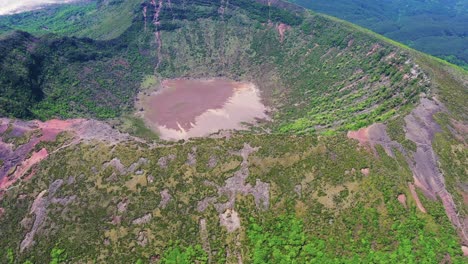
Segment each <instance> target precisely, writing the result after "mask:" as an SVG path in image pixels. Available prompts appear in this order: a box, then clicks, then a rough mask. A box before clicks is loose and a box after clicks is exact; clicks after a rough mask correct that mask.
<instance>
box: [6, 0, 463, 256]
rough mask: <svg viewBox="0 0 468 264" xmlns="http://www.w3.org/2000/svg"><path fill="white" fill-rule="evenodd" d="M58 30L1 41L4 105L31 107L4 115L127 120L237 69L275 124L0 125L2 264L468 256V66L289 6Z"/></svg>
mask: <svg viewBox="0 0 468 264" xmlns="http://www.w3.org/2000/svg"><path fill="white" fill-rule="evenodd" d="M109 3H114V5H115V7H114V8H117V9H118V7H119V6H121V5H122V4H123V3H122V2H119V1H110V2H109ZM268 3H271V6H268ZM96 10H98V9H96ZM106 10H110V11H109V12H110V13H111V12H113V11H112V10H113V9H112V8H110V9H107V8H103V9H101V11H102V12H106ZM95 26H96V27H100V24H99V23H97V24H95ZM103 28H104V27H103ZM56 33H57V34H52V35H44V36H32V35H30V34H27V33H18V32H16V33H13V34H12V35H9V36H7V37H4V38H3V39H2V40H0V45H2V46H1V47H6V49H5V52H4V53H1V55H0V56H1V57H0V58H1V60H0V62H1V63H2V68H1V73H2V75H0V76H2V78H3V79H1V81H2V86H0V87H1V88H0V89H5V90H2V95H3V92H4V91H9V92H10V95H8V96H4V100H11V101H14V102H17V103H18V104H21V106H24V108H25V109H29V112H26V113H24V114H23V113H21V112H20V111H14V110H16V108H13V109H10V108H7V107H5V108H0V109H4V111H5V112H6V114H3V113H2V115H10V116H22V115H24V116H28V117H41V118H43V119H46V120H47V119H49V118H51V117H54V116H55V117H67V118H68V117H76V118H78V117H89V116H92V117H107V114H108V116H120V117H121V115H122V114H129V113H131V112H132V111H133V109H132V105H133V102H134V101H133V100H134V98H135V97H136V94H137V93H138V91H141V92H145V90H144V89H145V88H148V87H149V86H152V85H153V84H154V85H157V83H158V82H159V81H161V80H163V79H166V78H180V77H187V78H202V77H217V76H223V77H225V78H231V79H235V80H247V81H252V82H253V83H255V84H256V85H257V86H258V88H259V89H260V91H261V95H262V98H263V100H264V101H265V103H266V104H267V105H268V106H269V107H270V108H271V113H269V114H270V115H271V117H272V121H271V122H264V123H262V124H260V127H254V128H252V130H251V131H243V132H235V131H230V132H229V133H219V134H217V135H214V136H212V137H206V138H198V139H191V140H187V141H179V142H165V141H160V140H148V141H146V140H143V139H141V138H137V137H134V136H130V135H128V134H124V133H122V132H118V131H116V130H115V129H114V128H112V127H111V126H110V125H108V124H106V123H105V122H104V121H95V120H86V119H70V120H47V121H44V122H40V121H21V120H15V119H8V118H2V119H0V137H1V141H0V166H1V170H0V237H2V238H3V239H2V240H0V248H1V249H2V250H1V251H0V262H6V263H8V262H12V263H24V262H26V261H30V262H33V263H47V262H50V261H55V262H73V263H75V262H77V263H83V262H99V263H102V262H106V263H109V262H110V263H134V262H136V263H194V262H195V263H196V262H198V263H233V262H236V263H239V262H241V263H295V262H296V263H362V262H364V263H366V262H367V263H380V262H385V261H386V262H389V263H402V262H411V261H412V262H418V263H419V262H437V263H439V262H444V261H445V262H453V263H463V262H465V261H466V259H465V258H464V257H463V254H464V252H463V251H462V249H464V250H466V249H467V248H466V246H468V239H467V236H466V234H467V229H466V227H465V226H466V222H467V219H468V217H467V215H468V203H467V202H466V197H468V188H467V187H466V186H467V182H468V179H467V178H466V175H467V174H466V164H467V155H466V151H467V148H466V140H467V138H466V135H467V133H466V131H467V116H466V113H467V112H468V111H467V110H468V109H467V106H466V104H465V101H466V98H468V94H467V93H468V89H467V87H468V74H467V72H466V71H464V70H463V69H460V68H458V67H456V66H453V65H451V64H448V63H446V62H444V61H441V60H438V59H435V58H433V57H431V56H428V55H425V54H422V53H420V52H416V51H414V50H411V49H409V48H407V47H404V46H402V45H400V44H398V43H395V42H391V41H389V40H388V39H386V38H384V37H382V36H379V35H376V34H372V33H370V32H368V31H366V30H364V29H362V28H359V27H357V26H354V25H351V24H349V23H345V22H343V21H340V20H337V19H334V18H330V17H327V16H323V15H318V14H311V13H308V12H305V11H304V10H302V9H298V8H297V7H296V6H291V5H289V4H287V3H284V2H281V1H247V0H241V1H219V2H214V1H205V0H196V1H179V0H171V1H166V0H164V1H163V0H161V1H159V2H156V1H142V2H141V3H140V4H139V5H138V7H137V8H136V9H135V13H134V15H133V17H132V23H131V25H129V26H128V27H127V29H126V30H125V31H124V32H123V33H122V34H120V35H119V36H118V37H117V38H115V39H112V40H100V41H98V40H92V39H87V38H76V37H72V36H71V35H73V34H74V33H72V32H71V31H70V32H56ZM69 34H71V35H69ZM18 43H20V44H21V45H19V44H18ZM36 58H44V59H43V60H42V64H41V65H40V67H37V68H38V69H36V68H35V67H33V66H34V65H37V63H35V61H36V60H37V59H36ZM11 65H13V66H14V67H11ZM7 70H9V73H10V72H13V73H14V75H11V74H8V75H6V74H4V73H6V72H7ZM36 70H37V72H38V74H36V75H37V76H39V77H38V78H37V80H41V81H38V82H37V83H38V85H33V84H35V83H34V82H30V81H27V80H30V79H31V78H30V77H31V76H34V73H35V72H36ZM13 76H19V77H17V78H16V77H15V78H14V77H13ZM33 80H34V78H33ZM13 81H16V82H13ZM155 83H156V84H155ZM34 88H38V89H39V90H40V91H41V92H42V95H41V97H34V96H33V95H34V94H35V93H33V92H34V91H36V90H34ZM14 91H24V92H23V93H24V96H23V94H18V95H15V93H14ZM20 95H21V96H20ZM15 96H16V97H15ZM8 105H11V104H8ZM1 106H2V107H4V106H5V105H1ZM56 107H60V108H61V109H56ZM101 111H102V112H101ZM358 129H359V130H358ZM349 130H352V131H349ZM26 263H27V262H26Z"/></svg>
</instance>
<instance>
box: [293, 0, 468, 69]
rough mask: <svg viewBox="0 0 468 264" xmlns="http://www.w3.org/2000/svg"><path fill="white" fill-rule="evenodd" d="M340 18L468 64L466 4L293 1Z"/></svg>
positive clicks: (393, 1) (461, 63)
mask: <svg viewBox="0 0 468 264" xmlns="http://www.w3.org/2000/svg"><path fill="white" fill-rule="evenodd" d="M291 2H295V3H297V4H300V5H302V6H305V7H307V8H311V9H313V10H316V11H318V12H322V13H326V14H329V15H332V16H336V17H340V18H342V19H345V20H347V21H350V22H352V23H356V24H358V25H361V26H363V27H366V28H370V29H372V30H373V31H375V32H378V33H380V34H383V35H385V36H387V37H389V38H392V39H394V40H397V41H401V42H403V43H406V44H408V45H410V46H411V47H413V48H416V49H418V50H421V51H423V52H427V53H430V54H433V55H436V56H439V57H442V58H445V59H447V60H449V61H451V62H453V63H457V64H459V65H464V66H465V67H466V65H467V63H468V58H467V55H468V54H467V53H466V49H465V48H464V46H466V43H467V42H466V37H465V36H466V27H465V26H464V25H465V24H466V21H467V19H468V17H467V15H466V12H467V10H468V5H467V4H466V3H464V2H463V1H456V0H455V1H449V2H447V1H422V2H421V1H399V0H392V1H385V2H383V3H379V4H378V5H376V4H374V3H372V2H367V1H362V0H354V1H335V2H333V4H330V2H327V1H310V0H296V1H291Z"/></svg>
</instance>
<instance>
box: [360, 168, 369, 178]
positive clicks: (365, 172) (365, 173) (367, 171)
mask: <svg viewBox="0 0 468 264" xmlns="http://www.w3.org/2000/svg"><path fill="white" fill-rule="evenodd" d="M361 173H362V174H363V175H364V176H369V173H370V169H369V168H364V169H361Z"/></svg>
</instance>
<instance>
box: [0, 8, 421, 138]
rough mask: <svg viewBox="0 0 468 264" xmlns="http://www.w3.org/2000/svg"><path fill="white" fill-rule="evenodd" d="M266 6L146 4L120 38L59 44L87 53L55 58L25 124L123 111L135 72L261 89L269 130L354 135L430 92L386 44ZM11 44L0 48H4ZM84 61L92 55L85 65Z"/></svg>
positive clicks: (132, 90) (400, 55)
mask: <svg viewBox="0 0 468 264" xmlns="http://www.w3.org/2000/svg"><path fill="white" fill-rule="evenodd" d="M265 8H267V7H265V6H263V5H261V4H258V3H255V2H251V1H237V2H235V3H230V4H229V5H227V6H222V4H221V3H213V2H197V1H194V2H193V4H192V5H189V4H183V3H182V2H181V3H179V2H178V1H172V2H171V5H169V4H166V5H165V4H161V5H159V4H158V3H154V4H153V3H151V2H148V3H144V4H142V7H141V9H142V10H143V11H142V12H138V13H137V14H136V17H135V22H134V23H133V24H132V26H131V27H129V28H128V29H127V30H126V31H125V33H124V34H122V35H121V36H120V37H118V38H117V39H114V40H112V41H105V42H92V41H91V42H90V41H89V40H86V39H83V40H81V39H74V40H73V45H70V46H64V45H61V46H60V47H59V48H60V49H63V50H64V51H63V52H64V53H67V54H68V53H73V54H75V55H78V56H80V55H81V54H85V53H86V54H87V55H86V56H83V58H84V59H83V60H84V61H79V60H78V61H73V60H71V61H70V60H69V59H68V60H61V61H67V64H66V66H65V67H63V64H62V63H60V70H61V71H63V73H62V74H53V72H52V71H50V72H46V73H45V74H46V76H45V77H44V82H43V83H41V86H40V87H39V88H38V89H39V90H41V91H42V93H43V94H44V96H43V98H42V99H41V100H37V101H33V102H32V103H28V104H29V105H30V107H29V109H28V110H29V112H31V113H32V115H31V117H39V118H42V119H44V118H48V117H62V118H64V117H71V116H83V115H84V116H94V117H109V116H116V115H119V114H121V113H122V111H124V112H125V111H127V112H129V107H128V106H129V105H131V104H132V103H133V102H132V98H134V97H135V96H136V92H137V88H138V86H139V80H143V76H142V75H153V74H156V76H157V78H159V79H162V78H173V77H207V76H208V77H212V76H224V77H228V78H232V79H240V80H249V81H252V82H253V83H255V84H256V85H258V86H259V88H260V90H261V91H262V93H263V97H264V100H265V101H266V102H267V104H268V105H269V106H270V107H271V108H272V109H274V110H275V111H274V115H275V116H274V117H275V120H276V121H277V122H275V123H274V124H271V125H270V126H271V127H272V128H273V129H274V130H276V131H281V132H288V131H294V132H302V131H310V130H316V129H319V130H324V129H325V130H326V129H351V128H359V127H362V126H365V125H368V124H371V123H372V122H375V121H383V120H386V119H388V118H389V117H391V116H393V115H394V114H395V113H396V112H398V111H399V110H400V109H401V108H402V107H403V108H404V106H406V105H410V104H412V103H414V102H416V100H417V99H416V98H417V95H418V94H419V93H420V92H423V91H425V90H426V88H427V86H428V84H427V83H426V82H425V79H424V74H420V72H419V69H418V68H417V66H416V65H415V63H414V61H412V59H411V58H410V57H409V56H408V53H407V52H405V51H402V50H400V49H398V48H397V47H395V46H392V45H389V44H388V43H386V42H385V41H382V40H380V39H377V38H375V37H372V36H369V35H368V34H365V33H363V32H358V31H356V30H355V29H354V28H351V27H347V26H343V25H342V24H340V22H335V21H331V20H329V19H326V18H323V17H322V16H319V15H310V14H306V13H303V11H301V12H300V14H294V13H289V12H286V11H284V10H283V9H279V8H277V7H271V8H270V9H271V10H270V12H266V11H267V9H265ZM189 10H191V11H190V12H189ZM222 10H223V11H222ZM13 37H14V35H13ZM11 38H12V37H11V36H10V37H7V38H6V39H5V40H3V41H2V42H0V45H5V44H6V45H9V44H8V43H9V42H7V41H10V40H9V39H11ZM53 39H56V40H55V42H59V43H60V42H62V41H67V40H68V38H67V37H59V36H45V37H43V38H40V39H39V40H41V41H39V42H40V43H41V42H45V43H46V48H50V47H48V46H47V45H48V43H50V42H52V40H53ZM2 43H3V44H2ZM11 46H13V47H16V46H17V45H15V44H13V45H11ZM32 46H33V47H32V48H30V49H28V50H23V52H25V54H22V55H20V56H36V53H37V52H43V54H41V55H43V56H45V57H51V56H56V54H57V52H56V51H55V50H54V49H53V48H54V47H52V49H51V50H50V49H49V50H46V51H42V50H41V49H38V48H34V46H35V45H32ZM7 48H8V47H7ZM47 52H49V53H47ZM7 54H9V53H5V55H3V56H6V55H7ZM10 54H11V53H10ZM48 54H50V56H49V55H48ZM88 54H99V56H95V57H93V58H89V59H87V58H88V57H87V56H89V55H88ZM8 56H11V55H8ZM54 65H58V64H57V63H55V62H54V61H52V62H49V63H47V62H45V63H44V64H43V65H42V67H43V68H47V67H54ZM4 67H5V68H7V67H9V66H8V65H5V66H4ZM127 68H128V70H127ZM124 69H125V70H124ZM135 69H136V70H135ZM122 70H124V71H123V72H122ZM153 70H154V71H153ZM42 71H43V72H44V71H45V70H42ZM65 76H66V77H65ZM64 77H65V78H66V79H65V80H64ZM25 80H27V78H25ZM117 80H119V81H117ZM132 81H133V83H131V82H132ZM10 83H11V81H10ZM28 85H29V84H28V83H26V84H24V86H28ZM14 87H16V86H14ZM14 87H13V88H10V87H9V86H8V85H7V86H3V87H2V89H6V90H8V91H14ZM71 90H73V93H70V92H69V91H71ZM65 91H66V92H65ZM108 95H111V96H110V97H109V96H108ZM112 97H117V98H115V99H112ZM109 100H112V104H113V105H110V104H109ZM69 102H72V103H71V104H70V103H69ZM6 113H7V114H10V115H12V116H16V117H23V116H18V115H15V113H13V112H6Z"/></svg>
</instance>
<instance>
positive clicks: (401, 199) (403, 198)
mask: <svg viewBox="0 0 468 264" xmlns="http://www.w3.org/2000/svg"><path fill="white" fill-rule="evenodd" d="M398 202H400V203H401V204H402V205H403V207H405V208H406V195H404V194H400V195H398Z"/></svg>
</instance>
